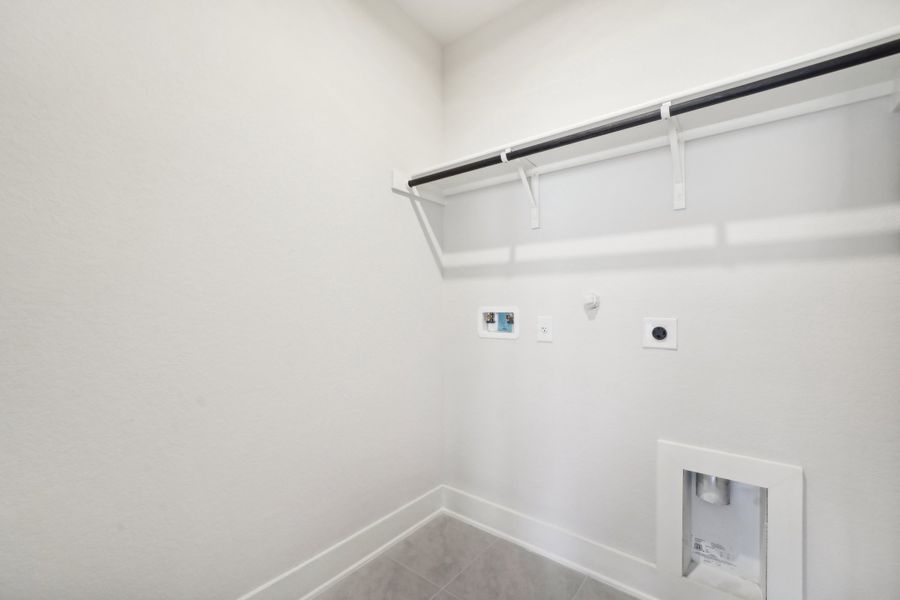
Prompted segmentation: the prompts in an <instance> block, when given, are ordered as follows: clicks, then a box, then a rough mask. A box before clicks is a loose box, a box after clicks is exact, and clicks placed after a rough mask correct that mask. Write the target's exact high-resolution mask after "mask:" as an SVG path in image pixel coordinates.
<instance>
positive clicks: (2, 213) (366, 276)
mask: <svg viewBox="0 0 900 600" xmlns="http://www.w3.org/2000/svg"><path fill="white" fill-rule="evenodd" d="M397 72H402V73H405V74H406V76H407V77H409V78H410V79H413V80H415V81H416V85H415V86H406V87H399V86H397V85H395V82H394V81H393V80H391V79H390V78H388V77H386V76H385V75H386V74H390V73H397ZM439 135H440V49H439V48H438V47H437V45H436V44H434V43H433V42H431V41H430V40H429V39H427V38H425V37H424V36H423V35H422V34H420V33H418V30H417V29H416V27H415V26H414V25H413V24H411V23H410V22H409V21H408V20H406V18H405V17H404V16H403V15H402V14H399V13H397V12H396V11H394V10H392V9H391V7H390V5H389V4H388V3H385V2H375V1H373V2H356V1H345V0H339V1H333V0H328V1H303V2H288V1H276V2H231V1H228V2H181V1H164V2H149V3H148V2H138V1H134V2H131V1H128V2H103V1H85V2H29V1H24V0H23V1H15V0H4V1H2V2H0V138H2V143H0V597H2V598H4V599H8V600H36V599H40V598H67V599H73V600H74V599H79V598H81V599H90V600H98V599H103V598H135V599H138V598H146V599H150V598H153V599H162V598H170V599H186V598H191V599H197V600H199V599H214V598H215V599H222V598H229V597H230V598H234V597H237V596H240V595H241V594H242V593H244V592H246V591H248V590H249V589H251V588H254V587H256V586H257V585H259V584H261V583H263V582H264V581H266V580H268V579H269V578H271V577H273V576H275V575H277V574H279V573H281V572H282V571H284V570H285V569H287V568H289V567H292V566H294V565H296V564H297V563H299V562H300V561H301V560H303V559H305V558H308V557H309V556H311V555H313V554H315V553H317V552H319V551H320V550H322V549H323V548H325V547H327V546H329V545H330V544H332V543H334V542H335V541H337V540H339V539H342V538H344V537H345V536H347V535H349V534H350V533H352V532H355V531H357V530H358V529H360V528H361V527H363V526H364V525H367V524H368V523H370V522H372V521H373V520H375V519H376V518H378V517H380V516H381V515H383V514H385V513H387V512H388V511H390V510H393V509H395V508H396V507H397V506H399V505H401V504H402V503H404V502H406V501H408V500H410V499H412V498H414V497H415V496H418V495H419V494H421V493H423V492H424V491H426V490H428V489H430V488H431V487H433V486H434V485H436V484H437V483H439V482H440V477H439V472H438V469H439V465H440V451H441V448H440V422H439V417H440V409H439V406H440V404H439V403H440V372H439V370H438V369H439V361H438V357H439V354H438V352H439V347H438V344H437V341H436V340H435V339H434V336H433V335H432V331H431V328H430V326H429V324H428V323H427V322H426V321H424V320H421V319H410V318H409V316H410V315H411V314H416V312H417V311H421V310H423V307H428V306H433V305H435V304H436V303H439V302H440V274H439V273H438V272H437V270H436V269H435V265H434V262H433V260H432V258H431V256H430V254H429V253H428V249H427V246H426V244H425V242H424V240H423V237H422V234H421V231H420V229H419V224H418V222H417V220H416V218H415V216H414V213H413V212H412V211H411V210H410V206H409V204H408V203H405V202H404V201H402V200H398V199H397V197H396V196H393V195H392V194H391V193H390V191H389V181H390V179H389V173H390V169H391V168H393V167H396V166H401V165H409V164H411V163H413V162H415V161H418V160H422V159H429V160H435V159H436V158H437V151H438V147H439V143H440V140H439ZM428 157H430V158H428Z"/></svg>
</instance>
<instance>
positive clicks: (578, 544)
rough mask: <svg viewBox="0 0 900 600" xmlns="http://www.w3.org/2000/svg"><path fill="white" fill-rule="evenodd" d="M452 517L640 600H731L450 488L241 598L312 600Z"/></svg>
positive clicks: (431, 494) (426, 496)
mask: <svg viewBox="0 0 900 600" xmlns="http://www.w3.org/2000/svg"><path fill="white" fill-rule="evenodd" d="M441 512H443V513H446V514H449V515H451V516H453V517H456V518H458V519H460V520H462V521H465V522H468V523H470V524H471V525H473V526H475V527H479V528H481V529H484V530H485V531H487V532H489V533H492V534H493V535H496V536H498V537H501V538H503V539H506V540H508V541H510V542H512V543H514V544H517V545H519V546H522V547H523V548H526V549H527V550H530V551H532V552H535V553H537V554H540V555H542V556H545V557H547V558H549V559H551V560H554V561H556V562H559V563H561V564H564V565H566V566H568V567H570V568H572V569H574V570H576V571H579V572H581V573H584V574H585V575H588V576H589V577H591V578H593V579H596V580H598V581H602V582H604V583H606V584H608V585H610V586H612V587H614V588H617V589H620V590H622V591H623V592H625V593H627V594H630V595H632V596H634V597H635V598H637V599H639V600H727V599H728V598H729V597H728V596H727V595H724V594H722V593H721V592H718V591H716V590H713V589H711V588H706V587H704V586H699V585H696V584H692V583H688V582H684V581H679V582H673V581H672V580H671V578H669V577H668V576H666V575H665V574H663V573H660V572H659V570H658V569H657V567H656V565H655V564H654V563H652V562H649V561H647V560H644V559H642V558H639V557H637V556H633V555H630V554H627V553H625V552H622V551H620V550H616V549H615V548H611V547H609V546H605V545H603V544H601V543H599V542H596V541H593V540H590V539H588V538H586V537H584V536H581V535H579V534H577V533H574V532H572V531H568V530H566V529H563V528H561V527H558V526H556V525H553V524H552V523H547V522H545V521H541V520H540V519H536V518H534V517H530V516H528V515H526V514H523V513H520V512H518V511H516V510H513V509H511V508H508V507H505V506H501V505H499V504H496V503H494V502H491V501H490V500H485V499H484V498H479V497H478V496H474V495H472V494H469V493H467V492H464V491H462V490H458V489H456V488H453V487H450V486H446V485H442V486H438V487H436V488H435V489H433V490H431V491H429V492H427V493H425V494H423V495H422V496H419V497H418V498H416V499H415V500H412V501H410V502H408V503H406V504H404V505H403V506H401V507H400V508H398V509H397V510H395V511H393V512H391V513H390V514H388V515H385V516H384V517H382V518H380V519H378V520H377V521H375V522H374V523H372V524H371V525H368V526H367V527H365V528H363V529H361V530H359V531H358V532H356V533H354V534H353V535H351V536H350V537H348V538H346V539H344V540H343V541H341V542H338V543H337V544H335V545H334V546H332V547H331V548H328V549H327V550H324V551H322V552H320V553H319V554H317V555H316V556H314V557H312V558H310V559H309V560H306V561H304V562H302V563H300V564H299V565H297V566H296V567H294V568H292V569H290V570H288V571H286V572H285V573H283V574H281V575H279V576H278V577H276V578H274V579H272V580H271V581H269V582H268V583H265V584H263V585H261V586H260V587H258V588H256V589H255V590H253V591H251V592H249V593H247V594H245V595H243V596H241V597H240V598H239V599H238V600H311V598H312V597H313V596H314V595H315V594H317V593H318V592H320V591H321V590H323V589H324V588H325V587H327V586H328V585H330V584H332V583H333V582H334V581H336V580H337V579H339V578H340V577H343V576H344V575H345V574H347V573H349V572H351V571H353V570H354V569H357V568H358V567H359V566H361V565H362V564H364V563H365V562H367V561H369V560H371V559H372V558H373V557H374V556H376V555H377V554H378V553H380V552H381V551H382V550H384V549H385V548H387V547H388V546H390V545H391V544H393V543H394V542H396V541H397V540H399V539H400V538H402V537H404V536H406V535H408V534H409V533H410V532H412V531H414V530H415V529H416V528H418V527H420V526H421V525H423V524H424V523H426V522H427V521H428V520H430V519H431V518H432V517H434V516H435V515H436V514H438V513H441Z"/></svg>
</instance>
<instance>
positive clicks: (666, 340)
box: [644, 317, 678, 350]
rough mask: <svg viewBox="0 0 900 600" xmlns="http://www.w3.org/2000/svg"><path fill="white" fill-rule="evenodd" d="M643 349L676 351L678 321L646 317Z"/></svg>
mask: <svg viewBox="0 0 900 600" xmlns="http://www.w3.org/2000/svg"><path fill="white" fill-rule="evenodd" d="M644 348H661V349H663V350H678V319H672V318H660V317H646V318H645V319H644Z"/></svg>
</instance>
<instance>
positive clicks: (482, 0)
mask: <svg viewBox="0 0 900 600" xmlns="http://www.w3.org/2000/svg"><path fill="white" fill-rule="evenodd" d="M395 1H396V2H397V4H398V5H400V7H401V8H402V9H403V10H404V11H406V13H407V14H408V15H409V16H411V17H412V18H413V19H415V21H416V22H418V23H419V25H421V26H422V27H423V28H424V29H425V30H426V31H427V32H428V33H430V34H431V35H432V36H434V38H435V39H436V40H437V41H439V42H440V43H442V44H448V43H450V42H452V41H454V40H455V39H457V38H459V37H461V36H463V35H465V34H467V33H469V32H470V31H473V30H475V29H478V28H479V27H481V26H482V25H484V24H485V23H487V22H488V21H490V20H491V19H493V18H494V17H496V16H498V15H500V14H501V13H503V12H505V11H507V10H509V9H510V8H512V7H513V6H515V5H516V4H519V3H521V2H522V1H523V0H395Z"/></svg>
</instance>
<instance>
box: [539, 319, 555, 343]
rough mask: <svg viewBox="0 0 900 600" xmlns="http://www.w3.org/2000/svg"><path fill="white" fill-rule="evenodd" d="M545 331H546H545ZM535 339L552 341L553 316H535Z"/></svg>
mask: <svg viewBox="0 0 900 600" xmlns="http://www.w3.org/2000/svg"><path fill="white" fill-rule="evenodd" d="M545 331H546V333H545ZM537 341H539V342H552V341H553V317H538V318H537Z"/></svg>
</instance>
